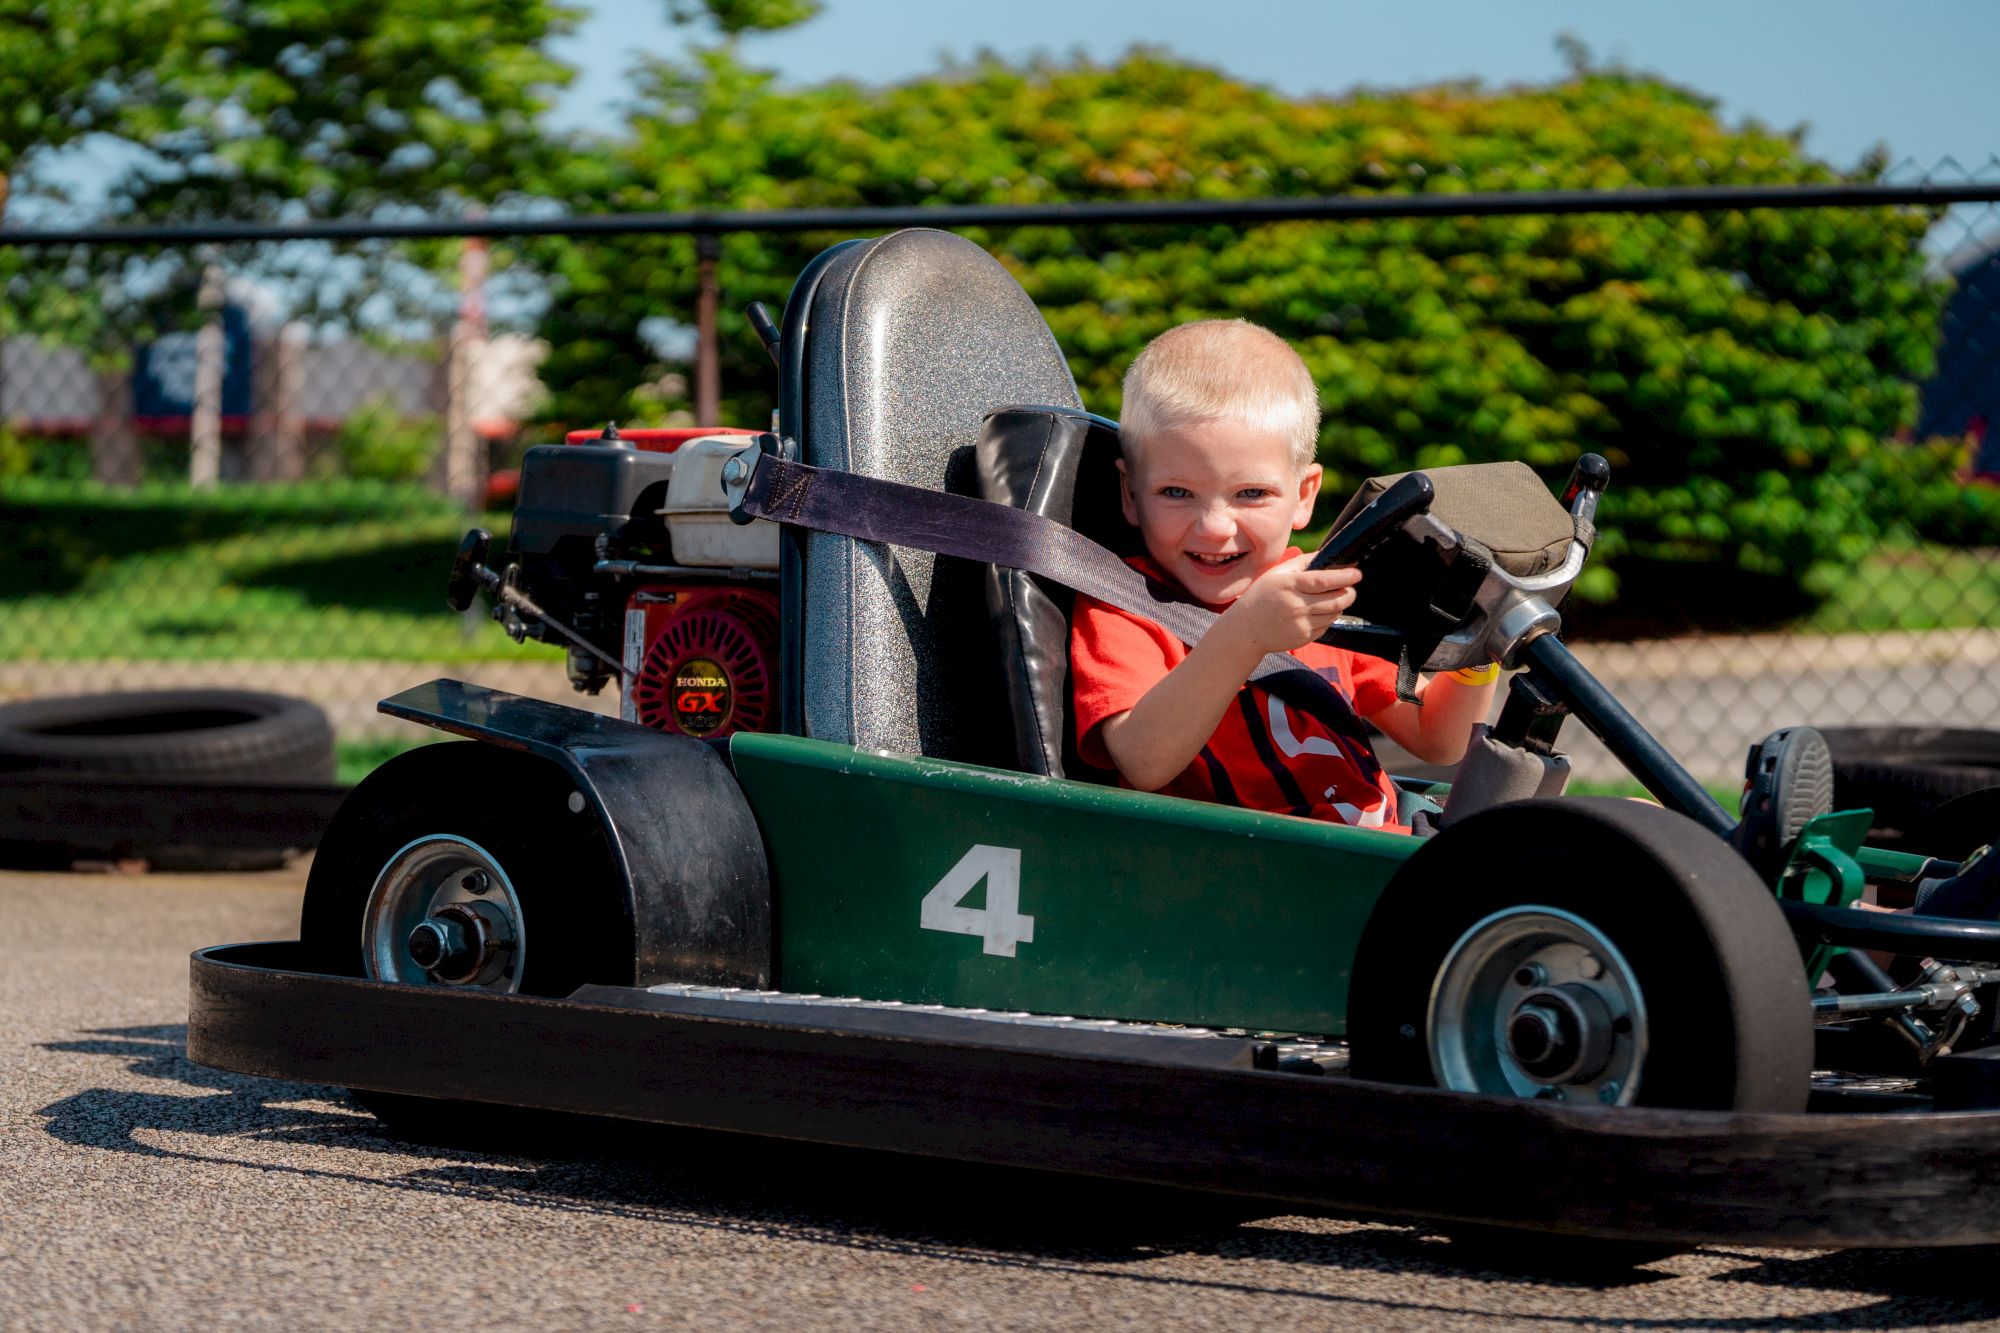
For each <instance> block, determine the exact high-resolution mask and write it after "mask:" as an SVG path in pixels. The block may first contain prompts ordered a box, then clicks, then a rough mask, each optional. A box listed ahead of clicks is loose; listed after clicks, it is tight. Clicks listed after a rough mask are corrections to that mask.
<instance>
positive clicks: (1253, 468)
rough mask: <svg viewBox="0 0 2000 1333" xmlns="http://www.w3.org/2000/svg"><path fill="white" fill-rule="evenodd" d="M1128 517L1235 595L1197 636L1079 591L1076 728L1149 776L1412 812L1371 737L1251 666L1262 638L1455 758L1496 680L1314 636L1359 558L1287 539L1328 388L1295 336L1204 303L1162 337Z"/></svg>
mask: <svg viewBox="0 0 2000 1333" xmlns="http://www.w3.org/2000/svg"><path fill="white" fill-rule="evenodd" d="M1119 434H1120V439H1121V442H1122V446H1123V450H1124V455H1125V456H1124V458H1123V460H1122V461H1121V462H1120V463H1119V465H1118V471H1119V476H1120V478H1121V479H1122V497H1123V502H1124V509H1125V518H1126V521H1127V522H1130V523H1131V524H1133V525H1134V526H1135V527H1137V528H1138V530H1139V533H1140V536H1141V537H1142V538H1143V539H1144V541H1145V546H1146V555H1145V556H1144V557H1135V558H1133V559H1132V560H1131V562H1130V563H1131V564H1132V565H1133V566H1134V567H1135V568H1137V569H1139V570H1140V571H1141V572H1142V573H1144V574H1145V575H1146V576H1147V577H1148V578H1150V579H1153V580H1155V581H1157V582H1158V583H1159V584H1161V585H1163V587H1164V589H1165V590H1166V591H1167V592H1169V593H1171V594H1173V595H1176V596H1179V597H1181V598H1183V599H1186V600H1192V601H1196V602H1199V603H1201V604H1202V605H1204V606H1206V607H1208V608H1209V609H1210V610H1212V611H1219V612H1221V613H1222V615H1221V618H1220V619H1218V620H1217V621H1216V622H1215V624H1214V625H1213V627H1211V628H1210V630H1209V631H1208V633H1207V634H1205V635H1204V636H1203V637H1202V640H1201V642H1200V643H1199V644H1198V645H1196V646H1195V648H1194V649H1193V650H1192V651H1189V650H1188V649H1187V648H1186V647H1185V646H1184V645H1183V644H1182V643H1181V642H1180V640H1178V639H1176V638H1174V637H1173V636H1172V635H1171V634H1169V633H1167V631H1166V630H1165V629H1163V628H1161V627H1160V626H1159V625H1157V624H1155V623H1153V622H1152V621H1150V620H1146V619H1143V618H1141V617H1138V616H1134V615H1130V614H1128V613H1126V612H1123V611H1120V610H1117V609H1116V608H1114V607H1110V606H1106V605H1104V604H1103V603H1102V602H1098V601H1095V600H1093V599H1091V598H1089V597H1080V598H1079V599H1078V601H1077V607H1076V612H1075V614H1074V616H1073V617H1072V622H1071V624H1072V628H1071V635H1070V663H1071V673H1072V682H1073V695H1074V700H1075V705H1076V707H1075V712H1076V730H1077V748H1078V751H1079V753H1080V755H1081V757H1082V758H1083V760H1084V761H1085V762H1086V763H1091V764H1095V765H1097V766H1098V767H1100V768H1109V769H1115V770H1116V771H1117V773H1118V774H1119V776H1120V778H1121V779H1122V780H1123V783H1124V785H1126V786H1130V787H1136V788H1138V789H1139V790H1141V791H1164V792H1167V793H1170V794H1172V795H1176V796H1192V797H1195V798H1197V799H1201V800H1210V801H1221V802H1225V803H1227V804H1231V805H1241V806H1245V807H1248V808H1250V809H1255V810H1274V811H1277V812H1280V813H1284V814H1294V815H1306V816H1310V817H1312V818H1315V819H1327V820H1333V821H1336V822H1343V823H1348V824H1355V825H1359V826H1361V827H1364V828H1385V829H1391V830H1395V831H1398V832H1407V831H1408V830H1407V829H1406V828H1405V827H1404V826H1403V825H1402V824H1400V823H1398V822H1397V821H1396V794H1395V788H1394V786H1393V784H1392V783H1391V782H1390V780H1389V778H1388V776H1387V775H1386V774H1385V773H1384V772H1383V771H1382V767H1381V765H1380V764H1379V763H1378V762H1377V761H1376V759H1375V754H1374V751H1373V749H1372V748H1371V747H1370V746H1369V744H1368V742H1367V741H1366V740H1365V739H1361V738H1358V737H1355V736H1348V735H1343V734H1341V733H1340V732H1339V731H1337V730H1335V729H1333V728H1329V727H1328V726H1326V725H1325V724H1324V723H1322V722H1321V721H1320V720H1319V719H1317V718H1314V717H1311V716H1309V715H1307V714H1305V713H1302V712H1300V711H1298V710H1296V709H1292V708H1288V707H1287V706H1286V705H1285V704H1284V703H1282V702H1281V701H1279V700H1278V699H1276V698H1274V697H1273V696H1271V695H1270V694H1269V693H1267V692H1266V691H1264V690H1263V689H1261V688H1259V687H1258V686H1255V685H1251V684H1248V683H1246V682H1247V681H1248V678H1249V675H1250V672H1251V671H1253V670H1255V669H1256V667H1257V664H1258V663H1259V662H1260V661H1261V660H1262V659H1263V657H1264V656H1265V654H1267V653H1273V652H1289V653H1292V654H1294V655H1295V656H1297V657H1298V658H1299V659H1300V660H1302V661H1303V662H1304V663H1305V664H1306V665H1307V666H1309V667H1312V668H1313V669H1314V670H1316V671H1318V672H1319V674H1320V675H1322V676H1324V677H1325V678H1326V679H1327V680H1328V681H1329V682H1330V683H1331V684H1332V685H1333V686H1334V688H1335V689H1336V690H1337V691H1338V692H1339V693H1340V694H1342V695H1343V696H1345V697H1346V698H1347V699H1348V701H1349V702H1350V703H1351V704H1352V706H1353V708H1354V711H1355V713H1356V714H1357V715H1358V716H1360V717H1364V718H1367V719H1369V720H1370V721H1372V722H1373V723H1374V724H1375V725H1376V726H1377V727H1379V728H1381V730H1382V731H1383V732H1385V733H1386V734H1388V735H1389V736H1390V737H1391V738H1393V739H1394V740H1395V741H1396V742H1397V743H1398V744H1399V745H1401V746H1403V747H1404V748H1405V749H1407V750H1409V751H1410V753H1412V754H1414V755H1416V756H1417V757H1418V758H1420V759H1425V760H1428V761H1431V762H1433V763H1456V762H1457V761H1458V760H1459V758H1460V757H1462V756H1463V755H1464V753H1465V748H1466V745H1467V743H1468V741H1469V739H1470V736H1471V733H1472V728H1473V726H1474V724H1476V723H1479V722H1482V721H1484V720H1485V718H1486V715H1487V712H1488V710H1489V708H1490V707H1491V704H1492V699H1493V681H1494V679H1495V678H1496V677H1497V675H1498V674H1499V673H1498V669H1497V668H1496V667H1493V666H1487V667H1484V668H1477V669H1474V670H1471V671H1465V672H1453V673H1451V674H1450V675H1445V676H1439V677H1435V678H1432V679H1428V680H1425V681H1423V682H1422V683H1420V684H1419V685H1418V687H1417V692H1418V695H1419V697H1420V698H1421V700H1422V706H1421V707H1419V706H1414V705H1411V704H1408V703H1405V702H1403V701H1401V700H1399V699H1397V697H1396V668H1395V665H1394V664H1393V663H1390V662H1385V661H1383V660H1381V659H1379V658H1372V657H1365V656H1362V655H1359V654H1356V653H1350V652H1346V651H1344V650H1342V649H1338V648H1331V647H1328V646H1326V645H1324V644H1319V643H1315V642H1314V640H1316V639H1317V638H1318V637H1319V635H1320V634H1321V633H1322V632H1324V631H1325V629H1326V628H1327V626H1329V625H1331V624H1332V623H1333V622H1334V620H1335V619H1337V618H1338V617H1339V616H1340V615H1341V614H1342V613H1343V612H1344V611H1346V610H1347V608H1348V607H1349V606H1350V605H1351V604H1352V603H1353V601H1354V585H1355V584H1356V583H1357V582H1358V581H1359V580H1360V578H1361V575H1360V573H1359V571H1357V570H1353V569H1327V570H1310V569H1307V568H1306V560H1307V557H1306V556H1305V555H1304V554H1303V553H1301V552H1300V551H1299V550H1298V549H1297V548H1295V547H1292V546H1291V545H1290V541H1289V538H1290V534H1291V533H1292V531H1293V530H1295V529H1298V528H1302V527H1304V526H1305V525H1306V524H1307V523H1308V522H1310V521H1311V519H1312V510H1313V500H1314V498H1315V497H1316V496H1317V495H1318V494H1319V485H1320V468H1319V465H1318V464H1316V463H1314V462H1313V454H1314V449H1315V446H1316V444H1317V442H1318V437H1319V392H1318V389H1317V387H1316V386H1315V385H1314V383H1313V378H1312V374H1311V372H1310V371H1308V370H1307V369H1306V367H1305V363H1304V362H1303V361H1301V360H1300V359H1299V357H1298V354H1297V353H1296V352H1294V351H1293V350H1292V349H1291V347H1290V346H1289V345H1288V344H1286V342H1285V341H1284V340H1283V339H1282V338H1279V337H1278V336H1277V335H1276V334H1273V333H1271V332H1269V331H1268V330H1266V329H1262V328H1259V327H1258V326H1256V325H1254V324H1251V323H1248V322H1246V321H1244V320H1240V319H1238V320H1204V321H1200V322H1198V323H1193V324H1183V325H1181V326H1180V327H1179V328H1175V329H1170V330H1168V331H1167V332H1166V333H1163V334H1161V335H1160V336H1159V337H1157V338H1155V339H1154V340H1153V341H1152V342H1150V343H1148V344H1147V345H1146V348H1145V350H1144V351H1142V352H1141V353H1140V354H1139V358H1138V360H1136V361H1134V362H1133V363H1132V368H1131V369H1130V370H1129V371H1128V372H1126V376H1125V406H1124V414H1123V419H1122V421H1121V422H1120V432H1119Z"/></svg>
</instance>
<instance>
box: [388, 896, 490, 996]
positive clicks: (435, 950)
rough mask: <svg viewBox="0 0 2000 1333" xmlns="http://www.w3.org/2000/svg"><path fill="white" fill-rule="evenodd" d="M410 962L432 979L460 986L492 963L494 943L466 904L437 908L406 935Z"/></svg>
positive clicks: (483, 922) (475, 914) (476, 913)
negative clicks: (459, 984)
mask: <svg viewBox="0 0 2000 1333" xmlns="http://www.w3.org/2000/svg"><path fill="white" fill-rule="evenodd" d="M405 947H407V948H408V950H409V954H410V961H412V962H414V963H415V964H416V965H417V966H418V967H421V968H422V969H424V971H426V972H428V973H429V974H430V975H431V976H432V977H433V978H434V979H436V980H438V981H443V982H447V983H453V984H458V983H463V982H467V981H471V980H473V979H474V978H476V977H477V976H478V975H479V974H480V972H481V971H482V970H484V969H485V967H486V965H487V963H488V962H489V961H490V960H491V959H492V956H493V952H494V941H493V938H492V935H491V933H490V932H489V931H488V930H487V926H486V920H485V918H484V917H482V916H481V915H480V914H479V913H478V912H476V911H474V910H472V908H471V907H470V906H469V905H468V904H464V903H454V904H452V905H451V906H449V907H444V908H440V909H439V910H438V911H436V912H434V913H432V915H431V917H430V918H429V919H428V920H426V921H424V922H422V923H420V924H419V925H418V926H417V928H416V929H415V930H412V931H411V932H410V937H409V940H408V942H407V944H406V946H405Z"/></svg>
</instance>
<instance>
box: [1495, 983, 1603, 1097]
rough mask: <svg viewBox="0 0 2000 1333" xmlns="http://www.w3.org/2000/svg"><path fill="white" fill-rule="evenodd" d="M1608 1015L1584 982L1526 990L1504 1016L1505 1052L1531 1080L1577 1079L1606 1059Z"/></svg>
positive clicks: (1599, 1067) (1591, 1072)
mask: <svg viewBox="0 0 2000 1333" xmlns="http://www.w3.org/2000/svg"><path fill="white" fill-rule="evenodd" d="M1611 1030H1612V1023H1611V1013H1610V1011H1609V1010H1607V1009H1606V1008H1605V1007H1604V1002H1603V1001H1602V1000H1600V999H1599V998H1598V997H1597V996H1596V994H1594V993H1593V992H1592V991H1591V990H1589V989H1588V988H1587V987H1584V986H1578V985H1574V984H1571V985H1566V986H1554V987H1551V988H1549V989H1547V990H1538V991H1533V992H1530V993H1529V994H1528V995H1526V996H1524V997H1522V1000H1521V1002H1520V1003H1519V1004H1518V1005H1516V1006H1515V1008H1514V1013H1513V1015H1512V1016H1511V1017H1510V1018H1509V1019H1508V1020H1507V1053H1508V1054H1509V1055H1511V1056H1512V1057H1513V1058H1514V1060H1515V1062H1516V1063H1518V1064H1519V1065H1520V1066H1521V1068H1522V1069H1523V1070H1524V1071H1525V1072H1526V1073H1527V1074H1528V1076H1529V1077H1530V1078H1533V1079H1535V1080H1536V1081H1538V1082H1541V1083H1545V1084H1552V1083H1580V1082H1584V1081H1586V1080H1588V1079H1590V1078H1592V1077H1593V1076H1595V1075H1596V1074H1598V1073H1599V1072H1600V1071H1602V1070H1603V1068H1604V1066H1605V1064H1606V1063H1607V1062H1608V1061H1609V1060H1610V1058H1611V1044H1612V1035H1611Z"/></svg>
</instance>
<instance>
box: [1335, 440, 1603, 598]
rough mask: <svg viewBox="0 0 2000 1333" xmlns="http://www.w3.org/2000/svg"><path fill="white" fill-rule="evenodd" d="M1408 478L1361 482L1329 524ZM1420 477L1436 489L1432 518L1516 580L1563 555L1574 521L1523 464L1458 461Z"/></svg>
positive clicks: (1402, 474)
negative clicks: (1490, 557) (1474, 544)
mask: <svg viewBox="0 0 2000 1333" xmlns="http://www.w3.org/2000/svg"><path fill="white" fill-rule="evenodd" d="M1408 475H1409V473H1407V472H1397V473H1394V474H1392V475H1390V476H1386V477H1370V478H1369V479H1368V480H1366V481H1364V482H1362V483H1361V488H1360V489H1359V490H1357V491H1355V492H1354V498H1353V499H1351V500H1349V501H1348V502H1347V507H1346V508H1344V509H1342V510H1341V511H1340V517H1339V518H1338V519H1336V520H1335V521H1334V526H1335V527H1336V528H1337V527H1339V526H1340V525H1341V524H1343V523H1345V522H1347V520H1348V519H1350V518H1352V517H1354V515H1355V514H1357V513H1359V512H1360V511H1361V509H1362V507H1363V506H1364V505H1366V504H1368V503H1369V502H1370V501H1371V500H1373V499H1374V498H1375V497H1376V496H1378V495H1380V494H1381V493H1382V492H1383V491H1386V490H1388V489H1389V487H1391V486H1393V485H1395V484H1396V483H1397V482H1398V481H1400V480H1402V479H1403V478H1404V477H1407V476H1408ZM1424 475H1425V476H1427V477H1429V478H1430V479H1431V484H1432V485H1433V486H1435V487H1436V488H1437V498H1436V499H1435V500H1433V501H1432V502H1431V515H1432V517H1434V518H1436V519H1437V520H1438V521H1439V522H1440V523H1443V524H1445V525H1446V526H1447V527H1450V528H1454V529H1456V530H1457V531H1459V532H1462V533H1464V534H1465V535H1466V536H1468V537H1471V538H1472V539H1473V540H1475V541H1477V542H1479V543H1480V544H1481V545H1483V546H1485V547H1486V548H1487V549H1488V550H1489V551H1491V552H1492V553H1493V563H1494V564H1496V565H1498V566H1499V567H1500V568H1502V569H1504V570H1506V571H1507V572H1508V573H1509V574H1512V575H1514V576H1515V577H1516V578H1530V577H1532V576H1534V575H1536V574H1546V573H1548V572H1549V571H1550V570H1552V569H1555V568H1556V567H1557V566H1559V565H1561V564H1562V562H1563V560H1564V559H1565V558H1566V557H1567V556H1568V555H1569V547H1570V543H1571V542H1572V541H1574V540H1575V538H1576V524H1575V521H1574V520H1573V519H1571V517H1570V514H1569V511H1568V510H1567V509H1564V508H1563V507H1562V502H1561V501H1560V500H1558V499H1556V497H1555V496H1554V495H1553V494H1551V493H1550V491H1549V488H1548V487H1547V486H1546V485H1544V484H1543V483H1542V479H1541V478H1540V477H1538V476H1536V475H1535V471H1534V469H1533V468H1531V467H1529V466H1528V465H1527V464H1526V463H1513V462H1509V463H1464V464H1461V465H1459V466H1458V467H1438V468H1426V469H1424Z"/></svg>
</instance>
